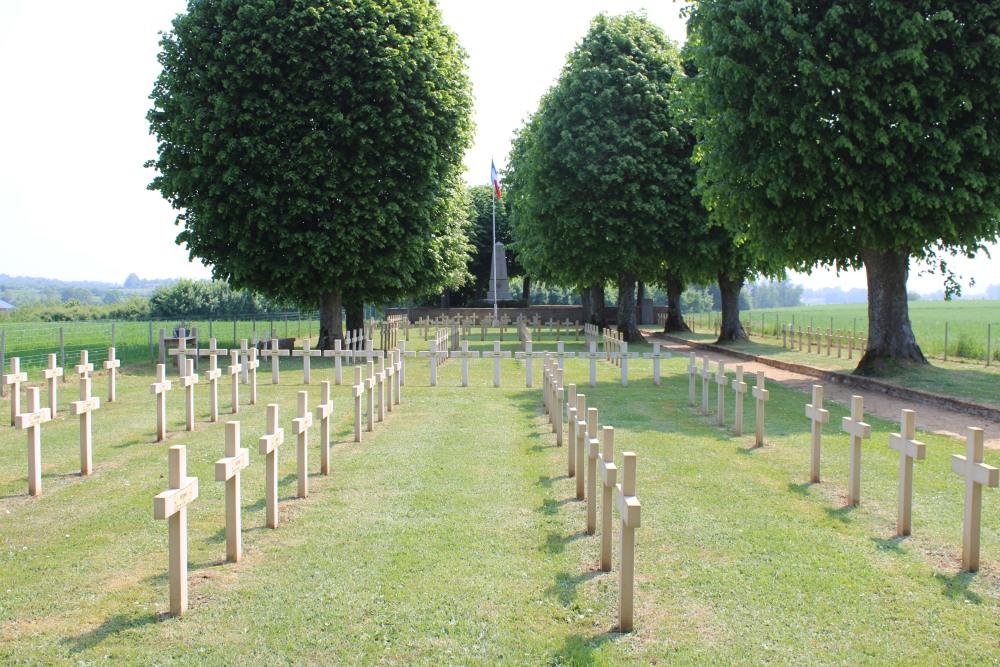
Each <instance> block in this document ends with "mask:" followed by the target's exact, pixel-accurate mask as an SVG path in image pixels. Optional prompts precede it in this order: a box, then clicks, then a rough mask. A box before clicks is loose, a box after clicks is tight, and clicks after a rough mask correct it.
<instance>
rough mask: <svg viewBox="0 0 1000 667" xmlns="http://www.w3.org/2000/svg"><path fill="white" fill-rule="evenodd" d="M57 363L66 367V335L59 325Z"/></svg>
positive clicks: (64, 377) (64, 378)
mask: <svg viewBox="0 0 1000 667" xmlns="http://www.w3.org/2000/svg"><path fill="white" fill-rule="evenodd" d="M59 365H60V366H62V367H63V368H66V336H65V332H64V331H63V328H62V327H61V326H60V327H59ZM65 381H66V376H65V375H63V382H65Z"/></svg>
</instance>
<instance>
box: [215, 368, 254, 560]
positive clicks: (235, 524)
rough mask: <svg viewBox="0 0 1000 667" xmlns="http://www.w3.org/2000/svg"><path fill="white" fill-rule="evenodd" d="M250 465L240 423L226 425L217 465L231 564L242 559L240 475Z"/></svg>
mask: <svg viewBox="0 0 1000 667" xmlns="http://www.w3.org/2000/svg"><path fill="white" fill-rule="evenodd" d="M233 354H234V355H235V354H236V353H235V352H234V353H233ZM249 465H250V450H249V449H245V448H241V447H240V423H239V422H226V455H225V457H223V458H221V459H219V460H218V461H216V462H215V481H216V482H224V483H225V484H226V560H227V561H229V562H230V563H238V562H240V560H241V559H242V558H243V535H242V532H243V531H242V526H243V520H242V517H241V513H242V509H241V507H240V471H241V470H243V469H244V468H246V467H247V466H249Z"/></svg>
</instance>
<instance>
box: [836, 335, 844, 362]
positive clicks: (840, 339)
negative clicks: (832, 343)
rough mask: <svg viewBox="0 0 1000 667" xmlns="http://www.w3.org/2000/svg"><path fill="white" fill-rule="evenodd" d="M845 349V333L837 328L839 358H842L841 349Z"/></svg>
mask: <svg viewBox="0 0 1000 667" xmlns="http://www.w3.org/2000/svg"><path fill="white" fill-rule="evenodd" d="M843 349H844V334H843V332H842V331H841V330H840V329H837V358H838V359H840V355H841V351H842V350H843Z"/></svg>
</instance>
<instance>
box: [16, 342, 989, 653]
mask: <svg viewBox="0 0 1000 667" xmlns="http://www.w3.org/2000/svg"><path fill="white" fill-rule="evenodd" d="M475 338H478V337H474V339H475ZM416 346H419V344H418V343H417V342H416V341H415V340H414V342H413V343H412V344H411V346H410V347H411V348H412V347H416ZM477 347H478V348H479V349H484V348H485V347H491V343H488V342H487V343H479V342H478V340H473V341H471V342H470V348H472V349H475V348H477ZM504 347H505V349H513V348H514V347H516V342H514V343H512V342H510V340H509V338H508V341H507V342H506V343H505V344H504ZM541 347H552V348H554V347H555V345H554V343H553V344H551V345H549V344H545V345H542V344H540V343H536V345H535V348H536V349H539V348H541ZM582 347H583V345H582V344H567V348H568V349H582ZM647 347H648V346H639V349H638V351H642V350H644V349H646V348H647ZM685 363H686V360H684V359H680V358H678V359H673V360H670V361H667V362H664V365H663V375H664V377H663V385H662V386H661V387H658V388H654V387H653V386H652V380H651V377H652V363H651V362H650V361H645V360H632V361H631V362H630V373H631V378H630V384H629V386H628V387H627V388H623V387H621V386H620V384H619V382H618V378H619V374H618V373H619V371H618V369H616V368H614V367H612V366H610V365H609V364H607V363H604V362H602V363H599V364H598V371H599V374H598V386H597V387H595V388H590V387H589V386H587V382H588V380H587V378H588V375H589V368H588V362H585V361H576V360H568V361H567V362H566V368H567V382H577V383H579V384H580V385H582V387H581V388H580V389H579V391H580V393H584V394H586V396H587V405H588V406H589V407H596V408H598V410H599V421H600V423H601V424H602V425H604V424H607V425H612V426H614V427H615V445H616V452H617V453H618V456H617V459H618V462H619V464H620V461H621V452H624V451H634V452H636V454H637V456H638V485H637V486H638V497H639V499H640V501H641V502H642V505H643V508H642V513H643V523H642V527H641V528H640V529H639V530H638V531H637V537H636V542H637V556H636V571H637V585H636V613H635V624H636V632H634V633H632V634H627V635H623V634H619V633H617V632H615V626H616V616H617V607H616V596H617V590H618V582H617V554H616V558H615V562H616V565H615V570H614V571H613V572H611V573H600V572H598V571H597V563H598V557H599V545H600V536H599V535H595V536H587V535H585V534H584V532H583V528H584V525H585V512H586V508H585V504H584V503H582V502H577V501H575V500H573V498H574V491H573V486H574V481H573V480H572V479H569V478H567V477H566V463H565V459H566V450H565V449H560V448H557V447H556V446H555V436H554V434H552V433H551V430H550V428H549V426H548V424H547V423H546V421H545V419H544V418H543V416H542V414H541V401H540V390H539V388H540V386H541V364H540V363H537V362H536V363H535V388H534V389H525V388H524V367H523V364H522V362H514V361H511V360H505V361H503V365H502V368H503V388H502V389H494V388H493V386H492V384H493V363H492V361H491V360H478V361H472V362H471V363H470V374H471V385H472V386H470V387H469V388H465V389H463V388H462V387H461V386H460V385H461V365H460V363H459V361H458V360H451V361H449V362H448V363H447V364H446V365H445V366H443V367H442V368H441V369H439V374H438V386H437V387H434V388H431V387H429V386H428V384H429V381H428V377H429V374H428V365H427V361H426V359H408V360H407V385H406V387H405V388H404V392H403V404H402V405H401V406H398V407H397V408H396V409H395V410H394V411H393V412H392V413H390V414H389V415H388V416H387V419H386V421H385V422H384V423H382V424H376V428H375V432H374V434H369V433H366V434H365V437H364V442H362V443H361V444H356V443H354V442H351V439H352V434H353V423H352V419H353V416H352V414H353V408H352V399H350V398H349V395H350V394H349V392H350V388H349V387H348V386H346V385H345V386H341V387H334V388H333V389H334V392H333V393H334V425H333V428H332V433H333V436H332V439H333V442H334V445H333V453H332V471H331V474H330V476H329V477H324V476H321V475H319V474H318V472H317V471H318V465H319V453H318V442H317V437H318V429H317V428H314V429H313V431H312V432H311V435H310V442H311V446H310V470H312V471H313V472H312V476H311V478H310V496H309V498H307V499H304V500H297V499H294V495H295V446H294V437H293V436H291V435H290V427H291V419H292V418H293V417H294V416H295V415H294V414H293V412H294V410H295V407H294V406H295V396H296V392H297V391H299V390H301V389H303V388H305V387H303V386H302V385H301V380H302V376H301V371H300V370H298V369H300V368H301V367H300V366H299V365H298V364H297V363H296V361H290V360H287V359H283V360H282V365H281V367H282V376H281V377H282V382H283V384H282V385H280V386H277V387H275V386H273V385H271V384H270V374H269V373H268V372H267V368H266V364H263V365H262V366H264V368H262V371H263V372H262V373H261V374H260V376H259V379H260V386H259V402H258V405H257V406H246V405H244V406H243V407H242V409H241V411H240V414H239V415H238V418H239V420H240V421H241V423H242V430H243V443H242V444H243V446H244V447H249V448H250V450H251V465H250V467H249V468H247V469H246V470H245V471H244V472H243V485H242V488H243V525H244V548H245V558H244V560H243V561H242V562H241V563H239V564H236V565H233V564H227V563H224V562H223V559H224V555H225V540H224V535H223V526H224V499H223V486H224V485H223V484H221V483H217V482H215V481H214V473H213V465H214V462H215V460H217V459H218V458H220V457H221V456H222V455H223V443H224V427H223V422H224V421H225V420H226V419H228V418H229V417H230V415H228V414H223V415H222V420H221V421H220V422H219V423H218V424H210V423H208V421H207V411H208V399H207V395H206V393H205V389H206V387H205V385H204V384H201V385H199V386H198V390H199V392H198V396H197V405H198V412H199V414H198V422H197V425H196V429H195V431H194V432H193V433H185V432H184V431H183V430H182V429H183V423H184V414H183V398H182V394H181V391H180V390H179V389H177V388H175V389H174V390H173V392H172V393H171V394H170V396H169V398H168V420H169V436H168V440H167V442H166V443H159V444H156V443H153V442H152V440H153V438H154V431H155V413H154V403H153V398H152V396H150V395H149V384H150V383H151V382H152V380H153V373H152V371H151V370H149V369H146V368H143V367H133V368H130V369H128V371H127V372H126V373H125V374H124V376H123V377H122V378H121V380H120V384H119V390H118V393H119V401H118V402H117V403H115V404H111V405H102V407H101V410H100V411H99V412H97V413H96V415H95V417H94V442H95V453H94V463H95V472H94V475H93V476H92V477H90V478H88V479H82V478H80V477H79V476H77V475H76V474H75V473H74V471H75V470H76V469H77V467H78V426H77V420H76V418H75V417H69V416H68V415H67V408H66V406H67V405H68V402H69V401H70V400H75V398H76V396H75V394H76V391H75V385H72V384H69V383H68V384H66V385H64V388H63V390H62V392H61V394H60V402H61V414H60V416H59V417H57V418H56V420H55V421H54V422H53V423H49V424H45V425H44V426H43V435H42V451H43V460H44V478H43V495H42V496H40V497H38V498H28V497H27V495H26V493H27V481H26V460H25V454H24V450H25V435H24V433H23V432H20V431H15V430H14V429H12V428H11V427H10V426H7V425H3V426H0V664H11V665H28V664H31V665H34V664H39V663H42V664H57V665H78V664H105V663H118V664H161V665H168V664H184V665H189V664H220V665H221V664H249V663H252V664H286V663H287V664H306V665H309V664H315V665H321V664H324V665H325V664H387V665H403V664H426V665H446V664H456V665H469V664H472V665H497V664H509V665H526V664H530V665H535V664H541V665H569V664H574V665H589V664H596V665H621V664H643V665H646V664H699V665H700V664H732V663H743V664H759V663H763V662H772V663H792V662H794V663H816V664H821V663H850V664H878V665H882V664H942V663H973V662H990V661H995V660H996V659H997V658H996V655H997V653H996V651H997V648H998V643H997V642H998V640H997V637H998V636H1000V534H998V530H997V527H998V526H1000V494H998V493H997V492H996V491H995V490H987V491H986V492H984V513H983V521H984V523H983V535H982V539H983V549H982V570H981V571H980V573H978V574H975V575H972V574H960V573H959V572H958V570H959V569H960V556H961V521H962V499H963V485H962V480H961V479H960V478H959V477H958V476H957V475H954V474H953V473H951V471H950V463H949V458H950V455H951V454H952V453H959V452H962V451H963V450H964V444H963V443H961V442H957V441H953V440H950V439H947V438H943V437H939V436H935V435H932V434H926V433H919V434H918V437H919V438H920V439H922V440H924V441H925V442H926V443H927V445H928V447H927V450H928V453H927V460H926V461H920V462H918V463H917V464H916V471H915V475H914V477H915V490H914V509H913V520H914V534H913V536H912V537H910V538H907V539H896V538H894V537H893V534H894V527H895V517H896V479H897V478H896V470H897V461H898V459H897V458H896V455H895V452H893V451H891V450H890V449H889V448H888V447H887V442H888V433H889V432H890V431H892V430H896V429H897V428H898V427H897V426H896V425H894V424H891V423H887V422H883V421H880V420H875V419H869V421H871V422H872V425H873V437H872V440H871V441H870V442H867V443H866V445H865V452H864V469H863V482H862V484H863V487H862V503H863V504H862V506H861V507H859V508H857V509H853V510H849V509H845V508H844V498H845V494H846V475H847V439H846V438H845V437H844V436H843V435H842V434H841V432H840V428H839V425H840V419H841V417H842V416H845V415H846V414H847V409H846V408H843V407H841V406H837V405H829V406H827V407H828V408H829V409H830V413H831V415H830V425H829V426H827V427H826V429H825V437H824V443H823V445H824V446H823V454H824V459H823V476H824V481H823V483H821V484H816V485H810V484H808V483H807V479H808V466H809V461H808V446H809V422H808V421H807V420H806V418H805V417H804V413H803V411H804V404H805V403H806V402H807V400H806V398H805V396H804V395H802V394H800V393H796V392H792V391H787V390H784V389H783V388H781V387H780V386H778V385H771V386H770V387H769V388H770V390H771V401H770V403H769V404H768V406H767V410H768V413H767V419H768V421H767V433H768V444H767V446H766V447H764V448H761V449H753V448H751V445H752V442H753V435H752V434H753V428H754V424H753V409H752V403H751V401H749V400H748V401H747V403H746V414H747V420H746V424H745V427H744V432H745V433H749V434H750V435H749V436H744V437H734V436H733V435H732V432H731V430H730V429H728V428H720V427H718V426H716V425H715V419H714V416H700V415H698V414H696V412H695V411H694V410H693V409H691V408H689V407H688V406H687V382H688V380H687V374H686V372H685V370H684V365H685ZM331 366H332V363H331V362H330V361H329V360H324V361H322V362H316V361H314V364H313V385H312V386H310V387H308V390H309V392H310V405H315V404H316V403H317V401H318V396H319V385H318V382H319V380H321V379H331V380H332V377H333V370H332V368H331ZM348 377H353V374H349V373H345V379H346V378H348ZM228 387H229V385H228V382H223V383H221V385H220V404H221V408H222V411H223V412H224V413H226V412H227V409H228V407H229V389H228ZM243 389H244V391H243V393H242V396H241V398H242V399H243V401H244V402H245V401H246V397H247V396H248V393H247V392H246V388H245V387H244V388H243ZM699 389H700V388H699ZM105 391H106V384H105V382H104V379H103V375H101V376H99V377H98V379H97V380H96V381H95V393H96V394H98V395H101V394H103V393H104V392H105ZM732 396H733V395H732V394H731V393H730V394H729V395H728V397H727V400H728V402H727V409H728V410H729V411H730V415H729V416H728V421H729V422H731V419H732V417H731V411H732V405H733V403H732V401H733V397H732ZM712 398H713V402H712V405H713V406H714V398H715V394H714V392H713V393H712ZM268 402H278V403H279V404H280V405H281V424H282V426H284V427H285V429H286V443H285V444H284V445H283V446H282V448H281V451H280V454H279V459H280V472H279V480H280V486H279V492H280V495H281V497H282V504H281V526H280V527H279V528H278V529H277V530H269V529H266V528H264V527H263V526H264V507H263V472H264V471H263V465H262V457H261V456H260V455H259V454H258V452H257V443H256V440H257V438H258V437H259V436H260V435H261V434H263V432H264V415H265V406H266V404H267V403H268ZM918 412H919V408H918ZM0 414H9V406H8V402H7V400H4V401H0ZM4 422H6V420H4ZM173 444H184V445H187V447H188V474H189V475H194V476H197V477H198V478H199V482H200V496H199V498H198V499H197V500H196V501H195V502H194V503H193V505H192V506H191V509H190V511H189V514H188V535H189V555H188V557H189V567H190V572H189V580H190V584H191V588H190V599H191V607H190V610H189V612H188V614H187V615H186V616H184V617H183V618H181V619H176V618H170V617H168V616H166V615H164V612H165V611H166V609H167V579H166V567H167V526H166V522H164V521H155V520H154V519H153V518H152V497H153V495H155V494H156V493H158V492H160V491H162V490H163V489H165V488H166V486H167V480H166V475H167V467H166V448H167V447H168V446H170V445H173ZM987 463H991V464H993V465H998V464H1000V458H998V456H997V453H996V452H995V451H988V452H987ZM616 549H617V541H616Z"/></svg>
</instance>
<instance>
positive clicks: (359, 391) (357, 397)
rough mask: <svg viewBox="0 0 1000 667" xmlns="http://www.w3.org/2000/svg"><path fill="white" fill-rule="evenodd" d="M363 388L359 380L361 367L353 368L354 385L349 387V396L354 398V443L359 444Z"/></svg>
mask: <svg viewBox="0 0 1000 667" xmlns="http://www.w3.org/2000/svg"><path fill="white" fill-rule="evenodd" d="M364 392H365V386H364V383H363V382H362V380H361V367H360V366H356V367H355V368H354V385H353V386H352V387H351V394H352V395H353V396H354V442H361V397H362V396H363V395H364Z"/></svg>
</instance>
